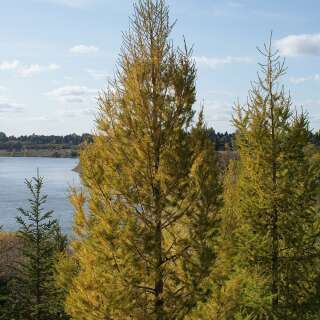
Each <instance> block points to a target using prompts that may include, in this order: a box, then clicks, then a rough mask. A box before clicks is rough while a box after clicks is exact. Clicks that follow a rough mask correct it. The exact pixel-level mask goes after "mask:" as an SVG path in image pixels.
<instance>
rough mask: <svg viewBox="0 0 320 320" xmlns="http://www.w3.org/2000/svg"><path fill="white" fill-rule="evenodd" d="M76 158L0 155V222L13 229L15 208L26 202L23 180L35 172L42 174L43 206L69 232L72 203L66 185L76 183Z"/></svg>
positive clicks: (24, 205) (27, 193)
mask: <svg viewBox="0 0 320 320" xmlns="http://www.w3.org/2000/svg"><path fill="white" fill-rule="evenodd" d="M77 163H78V160H77V159H56V158H10V157H3V158H2V157H0V225H2V226H3V229H4V230H16V229H17V224H16V220H15V217H16V215H17V208H18V207H23V208H26V207H27V206H28V202H27V199H28V197H29V196H30V193H29V192H28V190H27V187H26V185H25V183H24V180H25V178H28V179H30V178H31V177H33V176H35V175H36V174H37V168H39V172H40V175H41V176H44V188H43V191H44V193H46V194H47V195H48V201H47V208H48V209H53V210H54V216H55V217H56V218H57V219H58V220H59V222H60V224H61V227H62V229H63V231H64V232H67V233H70V232H71V226H72V212H73V210H72V206H71V204H70V203H69V200H68V190H69V187H70V186H79V184H80V181H79V175H78V174H77V173H76V172H74V171H72V169H73V168H74V167H75V166H76V164H77Z"/></svg>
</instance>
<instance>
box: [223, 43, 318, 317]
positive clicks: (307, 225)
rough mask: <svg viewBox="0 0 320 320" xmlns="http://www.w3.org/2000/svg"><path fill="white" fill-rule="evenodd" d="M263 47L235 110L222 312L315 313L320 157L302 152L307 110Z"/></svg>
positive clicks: (273, 56)
mask: <svg viewBox="0 0 320 320" xmlns="http://www.w3.org/2000/svg"><path fill="white" fill-rule="evenodd" d="M261 53H262V54H263V56H264V57H265V58H266V63H265V64H261V68H262V75H261V76H259V79H258V82H257V84H255V85H254V86H253V89H252V91H251V92H250V97H249V99H248V103H247V105H246V106H243V107H242V106H238V107H237V108H236V115H235V117H234V124H235V127H236V130H237V133H236V145H237V149H238V152H239V158H240V159H239V161H238V162H237V163H236V164H232V167H231V168H230V171H229V174H228V175H227V178H226V182H225V191H224V201H225V207H224V210H223V215H222V229H221V230H222V240H221V244H220V249H221V254H220V258H219V263H218V264H217V265H219V268H220V270H222V269H225V270H227V274H226V273H225V282H224V284H223V286H222V288H221V290H220V297H221V296H223V295H225V294H226V293H228V292H229V299H230V301H232V303H231V304H232V308H231V309H228V306H223V305H222V307H225V309H224V310H223V312H224V313H223V314H224V317H222V318H221V319H318V318H319V303H318V302H316V301H318V299H319V296H318V294H319V292H318V288H317V283H318V277H319V272H320V268H319V254H320V247H319V229H318V228H319V213H318V211H317V210H316V204H317V203H316V202H317V192H318V190H319V165H320V162H319V159H316V158H314V159H311V157H310V154H308V152H307V150H308V149H309V143H310V135H309V130H308V129H309V128H308V120H307V117H306V115H305V114H304V113H301V114H298V113H297V112H295V111H292V108H291V100H290V97H289V96H287V95H286V94H285V92H284V89H283V87H280V86H279V79H280V78H281V76H283V75H284V73H285V71H286V69H285V67H284V64H283V62H281V60H280V58H279V56H278V53H277V52H275V53H273V52H272V48H271V40H270V45H269V46H265V48H264V50H263V51H262V52H261ZM226 230H227V232H226ZM227 297H228V295H227ZM229 306H230V303H229ZM220 307H221V305H220ZM230 311H231V313H230ZM228 312H229V313H228ZM219 319H220V318H219Z"/></svg>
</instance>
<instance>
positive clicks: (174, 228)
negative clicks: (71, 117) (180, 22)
mask: <svg viewBox="0 0 320 320" xmlns="http://www.w3.org/2000/svg"><path fill="white" fill-rule="evenodd" d="M171 30H172V25H171V24H170V22H169V16H168V8H167V6H166V5H165V3H164V1H162V0H158V1H151V0H144V1H139V2H138V3H137V4H136V5H135V14H134V16H133V18H132V20H131V27H130V31H129V32H128V33H127V34H125V36H124V46H123V50H122V54H121V59H120V65H119V70H118V73H117V77H116V78H115V80H114V82H113V83H111V84H110V89H109V90H107V91H106V92H104V93H103V94H102V95H101V97H100V114H99V116H98V119H97V134H96V135H95V136H94V142H93V144H91V145H88V146H87V147H85V148H84V150H83V151H82V153H81V176H82V181H83V184H84V186H85V190H84V191H83V192H79V193H74V194H73V196H72V202H73V204H74V206H75V232H76V234H77V236H78V239H77V240H76V241H74V242H73V256H71V257H66V258H65V259H63V260H62V261H61V268H60V283H62V284H64V285H65V287H66V291H67V298H66V310H67V312H68V313H69V314H70V315H71V316H72V318H73V319H79V320H80V319H82V320H84V319H85V320H91V319H95V320H100V319H101V320H102V319H121V320H124V319H156V320H167V319H183V318H184V317H185V315H186V314H187V313H189V311H190V310H191V309H192V308H193V307H194V306H195V305H196V304H197V302H198V301H199V300H202V299H204V298H205V297H206V295H207V294H208V293H209V290H208V287H207V278H208V276H209V274H210V269H211V268H212V265H213V263H214V260H215V254H214V251H213V243H214V237H215V231H216V224H217V216H216V213H217V209H218V207H219V197H218V194H219V190H220V187H219V181H218V170H217V161H216V157H215V155H214V146H213V145H212V144H211V142H210V140H209V137H208V134H207V131H206V129H205V127H204V125H203V123H202V117H200V120H199V123H198V126H197V127H196V128H195V129H194V130H193V131H192V133H190V129H191V128H192V120H193V117H194V111H193V110H192V106H193V104H194V102H195V75H196V71H195V66H194V62H193V60H192V57H191V51H190V50H188V49H187V48H186V47H185V49H184V50H179V49H175V48H174V47H173V45H172V43H171V42H170V41H169V36H170V32H171ZM204 177H206V179H204ZM86 201H88V208H89V212H85V209H84V203H85V202H86ZM66 279H67V280H66ZM69 281H71V282H70V283H69Z"/></svg>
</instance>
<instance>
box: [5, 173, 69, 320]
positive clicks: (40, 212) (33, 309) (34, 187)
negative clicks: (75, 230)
mask: <svg viewBox="0 0 320 320" xmlns="http://www.w3.org/2000/svg"><path fill="white" fill-rule="evenodd" d="M26 185H27V187H28V189H29V191H30V193H31V198H30V199H29V200H28V201H29V205H30V207H29V208H28V209H23V208H19V209H18V210H19V212H20V214H19V215H18V216H17V222H18V224H19V225H20V228H19V230H18V232H17V236H18V238H19V239H20V240H21V255H22V256H21V259H19V261H17V262H15V264H14V265H13V266H12V268H14V270H15V273H16V275H15V276H14V279H13V280H12V281H11V283H10V284H9V298H8V302H7V305H6V306H5V309H6V312H5V317H4V318H5V319H17V320H20V319H21V320H22V319H24V320H28V319H30V320H58V319H67V316H66V314H65V313H64V311H63V307H62V308H61V307H60V308H59V306H62V303H61V301H60V304H59V299H61V297H62V296H61V295H60V294H59V290H58V289H57V287H56V285H55V279H54V265H55V260H56V255H57V253H58V252H61V251H63V250H64V249H65V247H66V238H65V236H63V235H62V234H61V231H60V228H59V225H58V222H57V220H56V219H54V218H53V217H52V215H53V211H51V210H49V211H46V210H45V204H46V201H47V195H44V194H43V193H42V188H43V178H42V177H40V176H39V174H38V175H37V176H36V177H34V178H33V179H32V180H28V179H26Z"/></svg>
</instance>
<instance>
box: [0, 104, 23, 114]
mask: <svg viewBox="0 0 320 320" xmlns="http://www.w3.org/2000/svg"><path fill="white" fill-rule="evenodd" d="M22 111H23V107H22V105H21V104H17V103H10V102H0V113H10V112H14V113H19V112H22Z"/></svg>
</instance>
